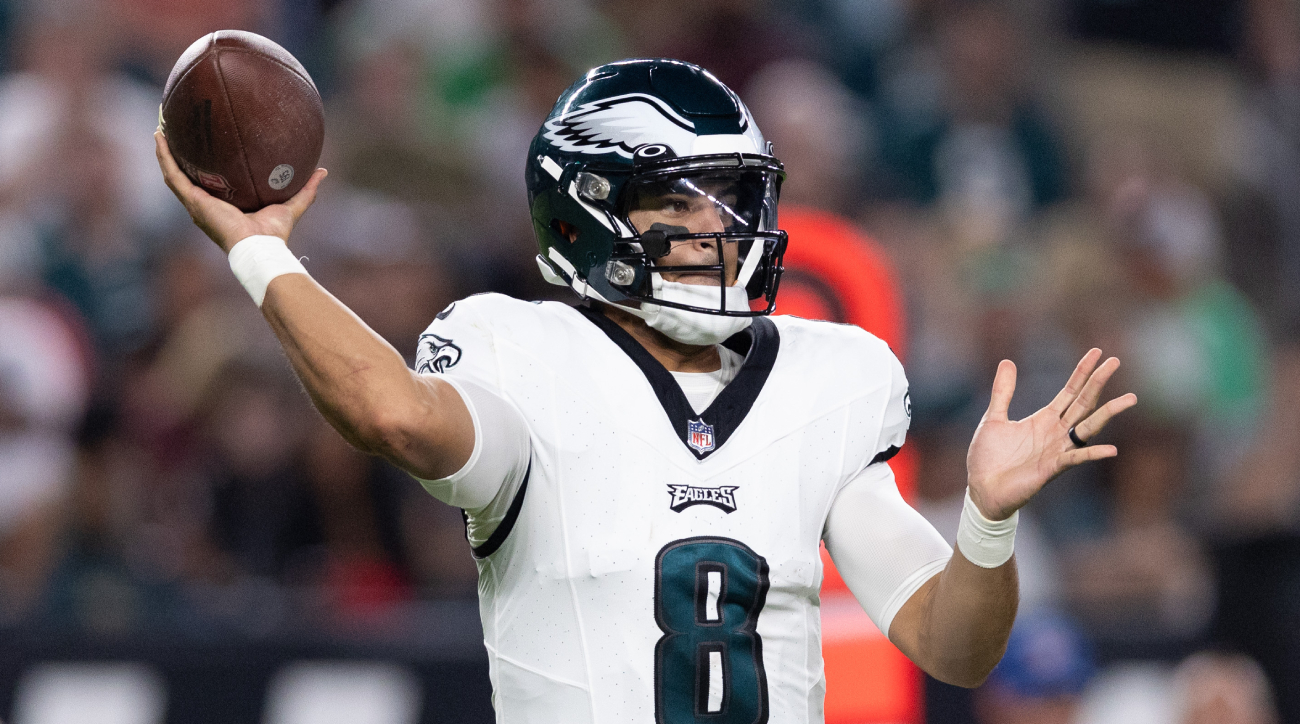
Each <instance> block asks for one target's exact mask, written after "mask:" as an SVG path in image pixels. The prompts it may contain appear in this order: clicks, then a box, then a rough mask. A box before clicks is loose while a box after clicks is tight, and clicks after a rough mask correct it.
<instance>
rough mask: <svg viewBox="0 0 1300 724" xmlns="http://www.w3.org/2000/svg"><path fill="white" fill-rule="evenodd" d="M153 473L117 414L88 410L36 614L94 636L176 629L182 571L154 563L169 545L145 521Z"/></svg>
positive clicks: (180, 607) (182, 611) (55, 625)
mask: <svg viewBox="0 0 1300 724" xmlns="http://www.w3.org/2000/svg"><path fill="white" fill-rule="evenodd" d="M150 478H151V476H150V474H149V470H148V463H147V460H145V459H144V458H143V457H142V456H141V455H140V454H139V452H138V451H137V450H136V449H135V448H133V447H132V446H131V445H130V444H129V443H128V442H127V440H125V439H124V438H123V436H122V434H121V429H120V427H119V418H118V417H117V416H116V414H114V413H113V411H111V410H109V409H106V408H96V409H94V410H92V411H91V413H90V414H89V415H88V416H87V417H86V419H85V421H84V422H83V423H82V426H81V429H80V431H79V433H78V439H77V472H76V482H75V485H74V487H73V489H72V491H71V495H70V496H69V497H68V499H67V501H66V505H65V509H64V510H63V511H61V512H62V515H61V518H62V522H63V524H64V527H63V529H62V530H60V531H59V535H58V548H57V557H56V559H55V560H56V561H57V562H56V563H55V564H54V565H53V566H52V571H51V572H50V577H49V582H48V584H47V586H46V588H45V591H44V595H43V596H42V598H41V601H40V605H39V608H37V609H36V610H35V612H34V613H35V618H36V620H37V621H39V622H40V623H41V624H43V625H45V626H48V627H51V628H53V629H55V630H65V631H77V632H81V633H87V634H95V635H99V636H123V635H128V634H132V633H137V632H142V631H176V630H179V626H180V621H181V620H183V619H184V617H185V611H186V606H185V605H184V602H183V599H182V597H181V590H180V586H179V584H180V581H179V580H178V578H177V575H178V574H179V573H180V570H179V569H178V568H176V567H170V566H165V565H159V563H160V562H161V560H165V558H166V557H167V555H168V553H169V552H170V551H167V550H165V549H162V550H160V549H158V548H155V547H153V546H151V545H150V543H152V542H154V541H150V540H149V539H148V536H147V533H148V532H149V528H148V527H147V526H146V525H144V523H145V521H146V520H147V517H148V481H149V480H150Z"/></svg>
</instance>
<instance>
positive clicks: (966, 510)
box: [957, 488, 1020, 568]
mask: <svg viewBox="0 0 1300 724" xmlns="http://www.w3.org/2000/svg"><path fill="white" fill-rule="evenodd" d="M1019 520H1020V511H1018V510H1017V511H1016V512H1014V513H1012V514H1011V517H1010V518H1007V519H1006V520H989V519H988V518H985V517H984V514H983V513H981V512H980V509H979V508H977V507H975V503H974V501H972V500H971V499H970V488H967V489H966V502H965V503H964V504H963V505H962V508H961V522H960V523H958V524H957V547H958V548H959V549H961V554H962V555H963V556H965V557H966V560H968V561H970V562H971V563H974V564H975V565H977V566H979V567H980V568H997V567H998V566H1000V565H1002V564H1003V563H1006V562H1007V561H1008V560H1010V559H1011V554H1012V553H1014V552H1015V545H1016V523H1017V522H1018V521H1019Z"/></svg>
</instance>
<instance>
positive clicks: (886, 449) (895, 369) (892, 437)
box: [871, 352, 912, 463]
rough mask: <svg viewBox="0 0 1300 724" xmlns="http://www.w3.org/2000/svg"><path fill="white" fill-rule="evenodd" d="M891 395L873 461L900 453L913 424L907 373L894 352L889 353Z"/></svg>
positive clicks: (883, 459) (883, 460) (887, 399)
mask: <svg viewBox="0 0 1300 724" xmlns="http://www.w3.org/2000/svg"><path fill="white" fill-rule="evenodd" d="M889 370H890V380H889V396H888V398H886V400H885V410H884V415H883V416H882V420H881V425H880V438H879V440H878V441H877V442H876V450H875V452H874V453H873V457H872V459H871V462H872V463H882V462H885V461H886V460H889V459H890V458H892V457H894V456H895V455H897V454H898V451H899V450H901V449H902V447H903V442H904V441H906V440H907V429H908V427H910V426H911V424H912V396H911V393H910V392H908V389H907V375H906V374H904V372H903V364H902V363H901V362H899V361H898V357H896V356H894V354H893V352H890V353H889Z"/></svg>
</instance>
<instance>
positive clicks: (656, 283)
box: [623, 274, 754, 346]
mask: <svg viewBox="0 0 1300 724" xmlns="http://www.w3.org/2000/svg"><path fill="white" fill-rule="evenodd" d="M650 277H651V285H652V286H651V294H652V295H653V296H654V298H655V299H662V300H664V301H666V302H676V303H678V304H689V305H691V306H695V307H706V308H710V307H720V306H721V301H722V296H721V295H720V294H719V293H718V287H716V286H713V285H710V284H682V283H681V282H667V281H664V280H663V279H662V277H661V276H660V275H659V274H651V275H650ZM724 291H725V293H726V295H727V296H726V300H727V309H729V310H730V309H735V310H746V309H749V295H748V294H746V293H745V288H744V287H742V286H731V287H727V288H726V289H725V290H724ZM623 308H624V309H626V310H627V311H628V312H629V313H631V314H634V315H636V316H638V317H640V318H642V319H644V320H645V323H646V326H648V327H650V328H651V329H654V330H657V331H659V332H662V333H663V334H664V335H666V336H667V337H668V338H669V339H672V340H676V341H678V342H681V343H682V344H694V345H700V346H707V345H713V344H721V343H722V342H723V341H724V340H726V339H727V338H729V337H731V336H732V335H734V334H736V333H738V332H740V331H742V330H744V329H745V328H746V327H748V326H749V325H750V324H751V323H752V322H753V321H754V320H753V318H752V317H727V316H723V315H720V314H706V313H704V312H692V311H689V310H686V309H677V308H676V307H664V306H660V305H658V304H650V303H642V305H641V308H640V309H632V308H630V307H623Z"/></svg>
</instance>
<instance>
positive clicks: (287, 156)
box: [159, 30, 325, 211]
mask: <svg viewBox="0 0 1300 724" xmlns="http://www.w3.org/2000/svg"><path fill="white" fill-rule="evenodd" d="M159 123H160V125H161V126H162V129H163V135H165V136H166V137H167V144H168V146H169V147H170V148H171V152H172V156H173V157H174V158H175V159H176V163H177V164H178V165H179V166H180V167H181V169H183V170H184V171H185V175H187V176H189V177H190V180H191V181H193V182H194V183H196V184H198V185H199V186H202V187H203V188H204V189H206V190H207V192H208V193H210V194H212V195H213V196H216V197H218V198H221V199H225V200H226V201H229V202H230V203H232V204H234V205H235V206H237V207H239V208H240V209H242V210H244V211H256V210H257V209H260V208H262V207H264V206H267V205H268V204H278V203H283V202H285V201H288V200H289V198H290V197H291V196H293V195H294V194H295V193H297V192H298V190H299V189H301V188H302V187H303V185H304V184H306V183H307V179H308V178H310V177H311V174H312V172H313V171H314V170H315V169H316V162H317V161H319V160H320V153H321V146H322V144H324V142H325V109H324V107H323V106H322V104H321V99H320V93H319V92H317V90H316V84H315V83H313V82H312V79H311V76H309V75H308V74H307V70H306V69H305V68H303V67H302V64H301V63H299V62H298V60H297V59H296V58H294V57H293V55H291V54H290V53H289V52H288V51H286V50H285V49H284V48H281V47H280V46H279V45H276V44H275V43H274V42H272V41H270V40H268V39H266V38H264V37H262V36H260V35H257V34H255V33H249V32H245V31H242V30H219V31H217V32H215V33H209V34H208V35H205V36H203V37H202V38H199V39H198V40H197V41H195V43H194V44H193V45H191V46H190V47H189V48H188V49H186V51H185V52H184V53H182V54H181V57H180V59H179V60H177V61H176V65H175V67H173V68H172V72H171V75H170V76H168V78H167V85H166V86H165V87H164V89H163V100H162V106H161V107H160V108H159Z"/></svg>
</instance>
